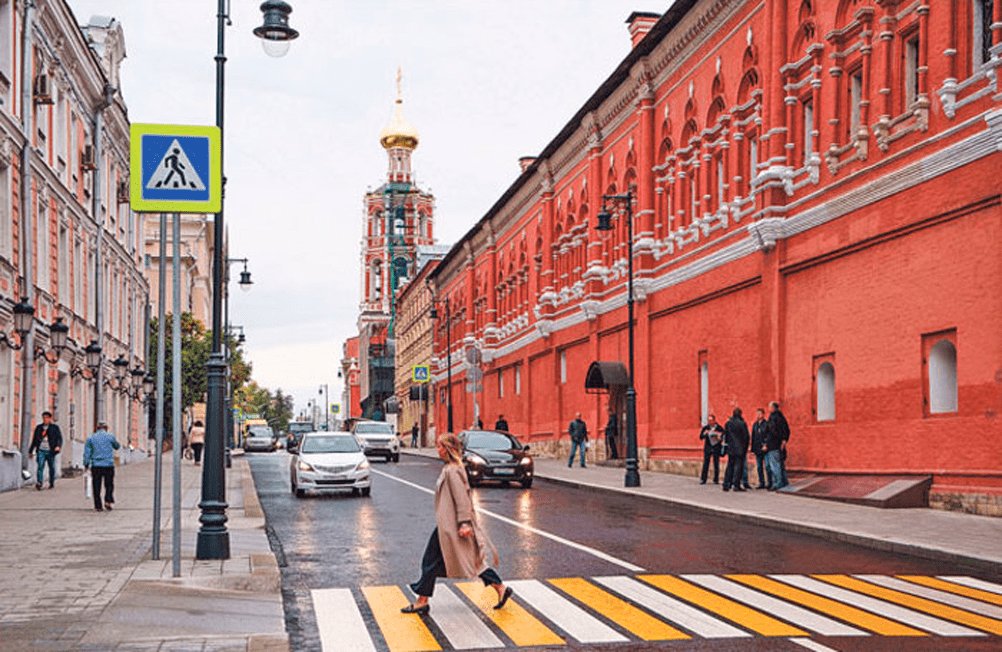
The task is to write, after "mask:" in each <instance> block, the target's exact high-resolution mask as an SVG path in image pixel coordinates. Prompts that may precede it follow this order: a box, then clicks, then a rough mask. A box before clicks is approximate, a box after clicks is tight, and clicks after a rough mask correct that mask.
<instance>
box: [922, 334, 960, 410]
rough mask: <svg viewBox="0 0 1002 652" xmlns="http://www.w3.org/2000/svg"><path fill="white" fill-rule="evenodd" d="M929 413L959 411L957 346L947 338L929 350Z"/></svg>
mask: <svg viewBox="0 0 1002 652" xmlns="http://www.w3.org/2000/svg"><path fill="white" fill-rule="evenodd" d="M928 382H929V413H930V414H944V413H947V412H956V411H957V348H956V347H955V346H954V344H953V342H951V341H950V340H949V339H947V338H943V339H940V340H939V341H938V342H936V343H935V344H933V346H932V349H930V351H929V381H928Z"/></svg>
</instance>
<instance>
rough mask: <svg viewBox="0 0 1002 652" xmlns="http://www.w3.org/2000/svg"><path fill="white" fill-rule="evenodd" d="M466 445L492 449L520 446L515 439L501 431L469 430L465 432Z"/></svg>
mask: <svg viewBox="0 0 1002 652" xmlns="http://www.w3.org/2000/svg"><path fill="white" fill-rule="evenodd" d="M466 447H467V448H480V449H485V450H492V451H507V450H513V449H519V448H522V446H521V444H519V443H518V440H517V439H515V438H514V437H512V436H511V435H506V434H504V433H501V432H469V433H467V434H466Z"/></svg>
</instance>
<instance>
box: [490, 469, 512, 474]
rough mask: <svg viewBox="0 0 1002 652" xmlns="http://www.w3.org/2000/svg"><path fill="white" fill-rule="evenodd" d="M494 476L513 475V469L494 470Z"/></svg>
mask: <svg viewBox="0 0 1002 652" xmlns="http://www.w3.org/2000/svg"><path fill="white" fill-rule="evenodd" d="M494 475H515V469H494Z"/></svg>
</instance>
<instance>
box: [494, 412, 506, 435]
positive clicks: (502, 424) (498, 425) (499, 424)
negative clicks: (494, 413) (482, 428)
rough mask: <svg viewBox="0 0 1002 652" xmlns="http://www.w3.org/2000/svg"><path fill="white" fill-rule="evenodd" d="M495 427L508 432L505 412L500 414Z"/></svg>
mask: <svg viewBox="0 0 1002 652" xmlns="http://www.w3.org/2000/svg"><path fill="white" fill-rule="evenodd" d="M494 429H495V430H500V431H501V432H508V420H507V419H505V418H504V415H503V414H499V415H498V420H497V421H495V422H494Z"/></svg>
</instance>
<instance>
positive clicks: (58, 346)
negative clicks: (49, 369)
mask: <svg viewBox="0 0 1002 652" xmlns="http://www.w3.org/2000/svg"><path fill="white" fill-rule="evenodd" d="M69 334H70V327H69V326H68V325H67V324H66V323H65V322H63V318H62V317H56V318H55V320H53V322H52V323H51V324H49V343H50V344H51V345H52V353H51V356H50V353H49V352H48V351H46V350H45V347H44V346H40V345H37V344H36V345H35V359H36V360H37V359H39V358H45V361H46V362H48V363H49V364H57V363H58V362H59V357H60V355H61V354H62V352H63V349H65V348H66V346H67V341H68V340H69Z"/></svg>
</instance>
